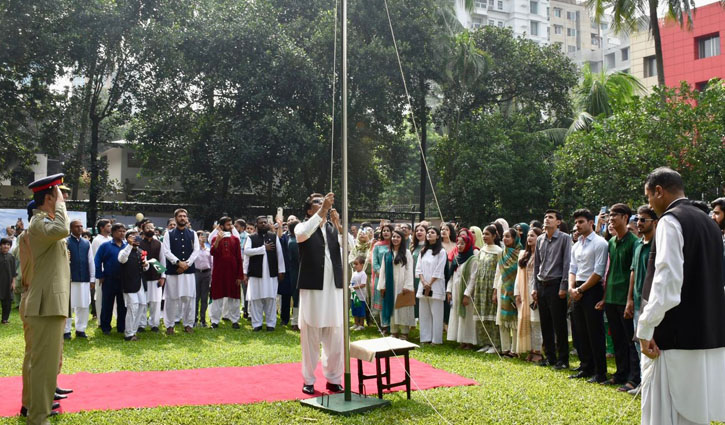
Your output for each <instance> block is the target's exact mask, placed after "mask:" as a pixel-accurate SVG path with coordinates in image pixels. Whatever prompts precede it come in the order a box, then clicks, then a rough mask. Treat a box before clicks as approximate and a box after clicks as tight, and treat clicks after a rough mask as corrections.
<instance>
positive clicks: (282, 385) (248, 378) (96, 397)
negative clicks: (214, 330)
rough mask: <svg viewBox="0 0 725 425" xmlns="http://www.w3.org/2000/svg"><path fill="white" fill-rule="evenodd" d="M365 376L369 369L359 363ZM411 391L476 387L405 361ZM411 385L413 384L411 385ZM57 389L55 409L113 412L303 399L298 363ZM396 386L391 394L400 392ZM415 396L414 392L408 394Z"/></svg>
mask: <svg viewBox="0 0 725 425" xmlns="http://www.w3.org/2000/svg"><path fill="white" fill-rule="evenodd" d="M350 363H351V373H352V383H353V385H352V391H353V392H357V361H356V360H352V361H351V362H350ZM363 365H364V366H363V367H364V369H365V373H366V374H372V373H374V371H375V365H374V364H372V363H365V362H363ZM390 368H391V371H392V379H391V381H392V382H398V381H401V380H402V378H403V376H404V372H403V365H402V359H401V361H400V362H398V361H397V360H395V359H391V362H390ZM410 373H411V376H412V377H413V379H414V380H415V382H414V383H411V389H413V390H425V389H429V388H435V387H455V386H460V385H476V381H474V380H471V379H467V378H464V377H462V376H459V375H455V374H452V373H448V372H446V371H443V370H440V369H435V368H433V367H432V366H430V365H428V364H426V363H422V362H419V361H416V360H414V359H410ZM316 375H317V382H316V383H315V388H316V389H317V391H318V395H319V392H320V391H322V390H324V389H325V383H326V381H325V378H324V377H323V375H322V368H321V366H320V365H318V368H317V372H316ZM416 384H417V386H416ZM58 385H59V386H61V387H63V388H72V389H73V390H74V392H73V394H70V396H69V397H68V399H66V400H63V401H61V411H63V412H79V411H83V410H117V409H126V408H134V407H159V406H199V405H208V404H246V403H256V402H260V401H282V400H295V399H303V398H309V397H310V396H308V395H306V394H304V393H302V373H301V367H300V364H299V363H282V364H270V365H262V366H250V367H220V368H209V369H191V370H170V371H158V372H112V373H101V374H91V373H85V372H81V373H76V374H74V375H61V376H59V377H58ZM21 388H22V381H21V378H20V377H19V376H11V377H7V378H0V416H14V415H17V414H18V412H19V411H20V393H21ZM365 388H366V392H367V393H368V395H374V394H377V387H376V385H375V380H374V379H373V380H366V381H365ZM404 389H405V387H398V388H396V390H398V391H400V390H404ZM412 397H413V398H415V394H413V396H412Z"/></svg>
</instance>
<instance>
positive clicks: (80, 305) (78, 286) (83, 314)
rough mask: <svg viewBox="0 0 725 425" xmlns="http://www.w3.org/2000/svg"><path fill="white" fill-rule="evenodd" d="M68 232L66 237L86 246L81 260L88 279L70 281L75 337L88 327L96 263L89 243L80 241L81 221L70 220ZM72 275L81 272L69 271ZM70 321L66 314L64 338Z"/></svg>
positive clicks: (67, 336) (72, 265) (68, 335)
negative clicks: (69, 233)
mask: <svg viewBox="0 0 725 425" xmlns="http://www.w3.org/2000/svg"><path fill="white" fill-rule="evenodd" d="M70 232H71V235H70V236H68V238H73V239H74V240H75V241H76V242H77V243H78V244H81V243H85V245H86V247H87V249H86V251H87V255H86V258H84V259H83V261H87V262H88V271H89V273H88V276H87V277H88V281H86V282H74V281H71V283H70V308H71V310H72V312H73V313H74V314H75V316H76V319H75V320H76V337H80V338H85V337H86V328H87V327H88V313H89V306H90V305H91V279H95V276H96V264H95V261H94V256H93V249H92V247H90V246H88V245H89V244H88V242H86V241H85V240H83V241H81V239H82V238H81V233H83V223H82V222H81V221H80V220H73V221H71V224H70ZM69 242H70V241H69ZM69 250H70V244H69ZM72 252H73V250H71V271H73V270H72V268H73V267H74V262H73V258H72V257H73V254H72ZM74 275H77V276H80V275H81V273H71V277H73V276H74ZM72 322H73V319H72V318H71V317H70V316H68V318H67V319H66V320H65V334H64V338H66V339H70V331H71V325H72Z"/></svg>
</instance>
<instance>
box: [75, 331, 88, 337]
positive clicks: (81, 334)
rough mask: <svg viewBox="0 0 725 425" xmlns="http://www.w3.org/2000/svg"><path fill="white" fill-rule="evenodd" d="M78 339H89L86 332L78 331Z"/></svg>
mask: <svg viewBox="0 0 725 425" xmlns="http://www.w3.org/2000/svg"><path fill="white" fill-rule="evenodd" d="M76 338H88V337H87V336H86V333H85V332H78V331H76Z"/></svg>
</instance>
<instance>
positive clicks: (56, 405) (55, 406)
mask: <svg viewBox="0 0 725 425" xmlns="http://www.w3.org/2000/svg"><path fill="white" fill-rule="evenodd" d="M59 407H60V403H53V404H52V405H51V406H50V410H55V409H57V408H59Z"/></svg>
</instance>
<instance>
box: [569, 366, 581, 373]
mask: <svg viewBox="0 0 725 425" xmlns="http://www.w3.org/2000/svg"><path fill="white" fill-rule="evenodd" d="M571 371H572V372H581V371H582V366H581V365H579V366H578V367H575V368H572V369H571Z"/></svg>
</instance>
